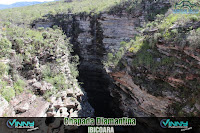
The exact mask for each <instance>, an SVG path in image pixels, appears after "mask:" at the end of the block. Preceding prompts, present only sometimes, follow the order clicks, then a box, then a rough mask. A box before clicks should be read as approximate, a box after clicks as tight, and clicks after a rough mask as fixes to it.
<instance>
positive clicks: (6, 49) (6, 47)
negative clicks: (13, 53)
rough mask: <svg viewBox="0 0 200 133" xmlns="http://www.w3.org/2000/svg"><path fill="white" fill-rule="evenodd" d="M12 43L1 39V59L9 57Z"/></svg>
mask: <svg viewBox="0 0 200 133" xmlns="http://www.w3.org/2000/svg"><path fill="white" fill-rule="evenodd" d="M11 46H12V44H11V42H10V41H9V40H8V39H7V38H0V57H7V56H8V55H9V53H10V50H11Z"/></svg>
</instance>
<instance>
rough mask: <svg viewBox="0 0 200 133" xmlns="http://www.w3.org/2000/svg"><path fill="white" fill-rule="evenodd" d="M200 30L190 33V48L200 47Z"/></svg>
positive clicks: (188, 38)
mask: <svg viewBox="0 0 200 133" xmlns="http://www.w3.org/2000/svg"><path fill="white" fill-rule="evenodd" d="M199 36H200V28H198V29H197V30H192V31H190V33H189V35H188V37H187V41H188V42H189V45H190V47H192V48H197V47H200V38H199Z"/></svg>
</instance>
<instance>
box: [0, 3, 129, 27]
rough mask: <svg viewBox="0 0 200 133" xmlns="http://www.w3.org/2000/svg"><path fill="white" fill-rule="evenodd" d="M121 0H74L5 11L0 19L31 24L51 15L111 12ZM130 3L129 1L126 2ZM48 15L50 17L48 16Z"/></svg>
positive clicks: (0, 15) (1, 12)
mask: <svg viewBox="0 0 200 133" xmlns="http://www.w3.org/2000/svg"><path fill="white" fill-rule="evenodd" d="M120 1H121V0H101V1H99V0H81V1H80V0H74V1H73V2H70V3H67V2H63V1H57V2H49V3H44V4H39V5H33V6H27V7H20V8H13V9H5V10H2V11H0V18H1V19H2V20H3V21H4V22H11V23H13V22H14V23H17V24H24V23H25V24H31V23H32V22H33V21H34V20H36V19H39V18H45V17H43V16H46V17H48V16H49V15H55V14H63V13H68V12H72V13H81V12H86V13H90V12H91V11H92V12H94V13H99V12H102V11H104V10H109V8H110V7H112V6H114V5H117V4H119V3H120ZM125 1H128V0H125ZM47 14H48V15H47Z"/></svg>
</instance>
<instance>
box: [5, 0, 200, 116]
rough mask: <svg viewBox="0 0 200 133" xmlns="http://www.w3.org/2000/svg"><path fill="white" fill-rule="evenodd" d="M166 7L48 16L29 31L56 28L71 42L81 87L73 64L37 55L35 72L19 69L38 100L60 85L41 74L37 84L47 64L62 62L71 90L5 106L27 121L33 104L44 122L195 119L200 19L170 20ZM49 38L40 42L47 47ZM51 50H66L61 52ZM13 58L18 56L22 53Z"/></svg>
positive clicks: (127, 6)
mask: <svg viewBox="0 0 200 133" xmlns="http://www.w3.org/2000/svg"><path fill="white" fill-rule="evenodd" d="M171 4H172V3H170V2H169V1H162V0H161V1H153V0H148V1H143V0H142V1H141V2H139V3H135V2H132V1H128V2H124V3H123V2H122V3H120V4H118V5H115V6H113V7H111V8H109V11H103V12H99V13H96V12H95V11H91V12H89V13H88V12H79V13H72V12H71V11H70V10H69V11H68V12H65V13H58V14H55V15H53V14H52V13H49V14H47V15H45V16H44V18H43V19H37V20H35V21H34V22H33V23H32V24H31V27H32V28H33V29H37V30H44V28H46V29H48V28H49V27H51V28H53V29H54V30H55V29H59V27H60V30H62V31H63V32H64V36H65V37H66V38H70V40H69V41H70V43H71V44H73V47H72V49H73V50H74V51H71V54H72V55H76V54H78V56H79V57H80V64H79V66H78V70H79V76H78V81H79V82H82V85H81V87H79V86H78V85H77V83H78V81H77V80H76V76H75V77H74V76H72V75H71V73H76V70H74V69H73V68H74V67H70V63H69V62H70V61H69V60H74V58H75V57H72V58H70V55H69V54H68V55H64V54H62V56H60V57H59V58H58V57H55V56H58V55H59V54H58V55H54V54H53V55H52V52H51V51H49V53H48V52H47V53H46V54H44V55H40V53H37V54H36V57H34V58H33V59H32V60H33V62H34V63H33V64H35V65H34V67H33V68H28V67H27V64H26V65H24V67H25V69H24V70H26V73H23V74H21V75H22V76H23V77H24V78H26V79H27V84H29V87H31V88H32V89H35V88H36V91H35V93H36V94H37V95H43V94H44V91H47V90H49V89H52V84H53V85H54V86H57V85H56V84H54V83H55V82H58V80H59V77H57V78H58V80H56V81H55V82H52V81H51V80H52V77H51V76H50V77H49V76H48V75H49V73H48V72H46V73H43V74H41V76H44V77H45V76H47V77H46V78H44V79H45V80H41V79H42V78H40V71H42V70H48V68H46V67H45V66H44V67H42V66H43V65H44V64H47V63H50V65H48V67H51V68H50V69H51V70H54V69H55V68H56V67H55V66H54V65H55V62H52V60H54V61H55V60H56V59H61V60H56V62H57V63H58V62H62V63H61V64H62V65H61V64H60V65H61V66H60V67H58V66H57V67H58V68H59V70H58V71H61V72H62V73H65V77H66V79H68V80H67V81H66V82H67V83H65V84H70V86H69V87H67V88H68V89H67V91H59V92H56V95H58V96H57V98H56V97H55V95H53V96H52V97H49V98H48V99H47V100H46V101H43V100H40V98H36V99H35V95H32V94H27V93H22V94H21V95H22V96H21V97H23V96H24V95H25V96H24V97H26V99H24V100H23V98H17V99H22V100H18V101H17V100H14V101H13V100H12V101H11V102H10V103H11V105H12V106H11V108H14V110H15V115H17V116H23V114H24V116H26V115H28V114H29V111H28V110H27V108H28V109H29V108H30V109H31V107H30V104H32V103H33V101H35V102H36V103H37V102H38V103H37V105H45V106H44V108H45V109H44V112H47V113H46V114H45V115H47V116H63V115H62V114H63V111H64V112H65V113H64V114H65V115H64V116H92V115H93V113H94V112H93V111H94V110H95V116H104V117H111V116H112V117H115V116H117V117H120V116H129V117H133V116H134V117H135V116H156V117H161V116H198V115H199V112H200V103H199V94H200V93H199V89H200V88H199V87H200V86H199V83H200V79H199V77H200V73H199V68H200V66H199V65H200V63H199V53H200V51H199V42H198V39H197V36H198V35H199V30H198V29H199V27H200V26H199V18H198V17H195V16H189V17H188V16H184V15H183V16H181V15H174V14H172V11H171ZM184 18H185V19H186V18H187V19H186V20H183V19H184ZM179 22H181V23H179ZM41 27H44V28H41ZM47 37H48V35H44V36H43V38H44V40H45V38H47ZM192 37H195V38H192ZM184 40H186V41H184ZM193 40H195V41H193ZM11 41H13V43H14V40H12V39H11ZM55 48H57V49H56V50H57V51H60V50H61V49H63V47H62V46H61V47H55ZM55 48H53V52H54V51H56V50H55ZM16 49H17V48H16ZM17 50H18V52H22V53H23V49H22V50H21V49H17ZM65 52H66V51H65ZM38 60H39V61H38ZM4 62H5V61H4ZM75 62H76V61H75ZM58 64H59V63H58ZM19 68H20V67H19ZM37 74H39V76H38V75H37ZM50 74H51V73H50ZM54 76H55V75H54ZM71 76H72V77H71ZM53 79H54V78H53ZM8 80H9V78H8ZM54 80H55V79H54ZM49 82H50V83H51V84H49ZM61 86H62V87H63V84H61ZM59 87H60V86H59ZM59 87H58V88H59ZM72 88H74V89H72ZM81 88H83V89H84V90H85V91H86V92H87V96H86V95H85V93H84V91H83V89H81ZM188 95H190V96H188ZM44 97H45V96H44ZM86 97H88V101H89V103H90V104H91V106H92V107H93V108H94V110H93V109H92V108H91V107H90V105H89V103H88V102H87V100H86V99H87V98H86ZM1 100H2V101H3V103H5V104H4V105H5V106H2V108H6V107H7V106H8V105H9V104H8V103H7V102H6V101H5V100H4V99H1ZM23 101H26V102H23ZM27 101H28V103H27ZM50 103H51V105H50ZM21 104H23V105H21ZM24 105H25V106H24ZM32 105H34V104H32ZM22 106H23V107H22ZM35 106H36V105H35ZM35 108H36V107H35ZM35 108H34V109H35ZM36 109H37V108H36ZM81 112H82V113H81ZM42 114H44V113H42ZM79 114H80V115H79ZM29 115H30V114H29Z"/></svg>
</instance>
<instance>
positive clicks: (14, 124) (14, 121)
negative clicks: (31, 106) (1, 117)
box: [6, 119, 39, 131]
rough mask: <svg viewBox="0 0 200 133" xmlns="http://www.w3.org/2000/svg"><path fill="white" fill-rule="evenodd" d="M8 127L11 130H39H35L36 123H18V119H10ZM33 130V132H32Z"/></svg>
mask: <svg viewBox="0 0 200 133" xmlns="http://www.w3.org/2000/svg"><path fill="white" fill-rule="evenodd" d="M6 125H7V127H9V128H29V129H28V131H33V130H36V129H39V128H38V127H37V128H35V127H34V125H35V123H34V121H33V122H31V121H27V122H25V121H17V119H9V120H8V121H7V123H6ZM30 129H31V130H30Z"/></svg>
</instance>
